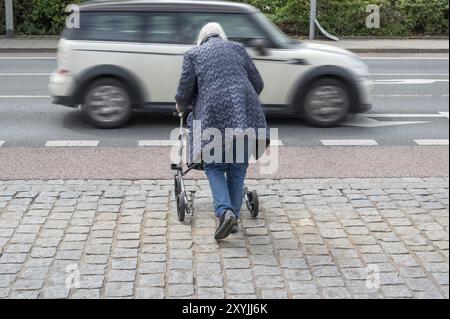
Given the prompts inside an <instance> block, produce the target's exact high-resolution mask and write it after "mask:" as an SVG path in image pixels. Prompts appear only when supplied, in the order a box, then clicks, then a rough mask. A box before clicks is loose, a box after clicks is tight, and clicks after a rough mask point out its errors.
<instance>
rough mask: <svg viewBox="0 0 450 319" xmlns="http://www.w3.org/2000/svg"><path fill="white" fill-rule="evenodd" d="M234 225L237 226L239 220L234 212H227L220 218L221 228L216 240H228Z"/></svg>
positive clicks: (215, 236) (217, 232)
mask: <svg viewBox="0 0 450 319" xmlns="http://www.w3.org/2000/svg"><path fill="white" fill-rule="evenodd" d="M234 225H237V219H236V216H235V215H234V213H233V212H231V211H227V212H226V213H225V214H223V215H222V216H221V217H220V218H219V227H217V230H216V234H215V235H214V239H215V240H221V239H224V238H227V237H228V236H229V235H230V233H231V229H232V228H233V226H234Z"/></svg>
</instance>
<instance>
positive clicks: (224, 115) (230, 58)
mask: <svg viewBox="0 0 450 319" xmlns="http://www.w3.org/2000/svg"><path fill="white" fill-rule="evenodd" d="M263 87H264V83H263V80H262V78H261V76H260V74H259V72H258V70H257V69H256V67H255V65H254V63H253V61H252V60H251V58H250V56H249V55H248V53H247V51H246V50H245V48H244V46H243V45H241V44H239V43H236V42H231V41H226V40H223V39H221V38H218V37H211V38H209V39H208V40H207V41H206V42H204V43H203V44H201V45H200V46H197V47H195V48H193V49H191V50H189V51H188V52H186V54H185V56H184V61H183V70H182V74H181V79H180V83H179V86H178V90H177V93H176V96H175V99H176V101H177V103H178V105H179V106H181V107H182V108H183V109H186V108H187V107H188V106H192V107H193V112H192V113H191V114H190V116H189V117H188V120H187V128H188V129H190V131H191V134H190V136H191V138H190V155H191V156H190V159H191V163H193V162H197V161H199V160H200V158H201V151H202V150H203V149H204V147H205V145H206V144H208V143H210V142H211V141H207V140H202V143H199V142H197V143H193V138H192V136H197V135H193V134H192V133H193V132H192V122H193V120H194V119H195V120H197V121H200V123H201V133H202V134H203V132H205V130H207V129H210V128H216V129H218V130H219V131H220V132H221V134H222V145H224V144H226V143H228V142H230V141H229V140H225V134H224V133H225V129H226V128H233V129H242V130H246V129H249V128H251V129H254V130H255V132H256V133H258V129H266V130H265V131H264V132H265V133H264V136H256V138H257V139H259V140H262V139H264V141H265V142H267V143H266V145H265V147H267V145H268V144H269V140H270V139H269V131H268V129H267V122H266V118H265V115H264V111H263V109H262V107H261V103H260V101H259V98H258V95H259V94H260V93H261V91H262V90H263ZM257 135H258V134H257ZM213 143H214V141H213ZM196 145H197V146H196ZM200 145H201V146H200ZM265 147H264V148H265ZM250 151H251V152H254V150H250ZM261 151H262V152H263V151H264V150H258V153H259V154H261ZM256 157H258V156H256Z"/></svg>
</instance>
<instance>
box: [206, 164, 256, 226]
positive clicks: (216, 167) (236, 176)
mask: <svg viewBox="0 0 450 319" xmlns="http://www.w3.org/2000/svg"><path fill="white" fill-rule="evenodd" d="M247 168H248V163H210V164H208V163H206V164H205V173H206V176H207V177H208V181H209V185H210V187H211V192H212V194H213V200H214V208H215V211H216V216H217V217H220V216H222V215H223V214H225V212H226V211H227V210H231V211H232V212H233V213H234V215H236V218H239V216H240V212H241V206H242V200H243V198H244V180H245V176H246V174H247Z"/></svg>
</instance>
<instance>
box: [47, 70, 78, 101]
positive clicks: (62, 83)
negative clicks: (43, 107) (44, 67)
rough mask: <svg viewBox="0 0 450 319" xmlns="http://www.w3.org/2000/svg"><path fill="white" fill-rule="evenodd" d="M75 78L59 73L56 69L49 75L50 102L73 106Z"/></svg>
mask: <svg viewBox="0 0 450 319" xmlns="http://www.w3.org/2000/svg"><path fill="white" fill-rule="evenodd" d="M74 89H75V79H74V77H73V76H72V75H70V74H59V73H58V72H57V71H55V72H53V73H52V75H51V76H50V80H49V83H48V90H49V92H50V95H51V96H53V100H52V103H54V104H61V105H65V106H70V107H74V106H75V103H74V99H73V92H74Z"/></svg>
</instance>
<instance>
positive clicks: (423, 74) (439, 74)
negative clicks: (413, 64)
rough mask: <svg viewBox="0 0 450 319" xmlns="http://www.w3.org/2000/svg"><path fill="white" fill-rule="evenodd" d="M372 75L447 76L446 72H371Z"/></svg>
mask: <svg viewBox="0 0 450 319" xmlns="http://www.w3.org/2000/svg"><path fill="white" fill-rule="evenodd" d="M371 75H373V76H396V75H398V76H448V75H449V74H448V73H372V74H371Z"/></svg>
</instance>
